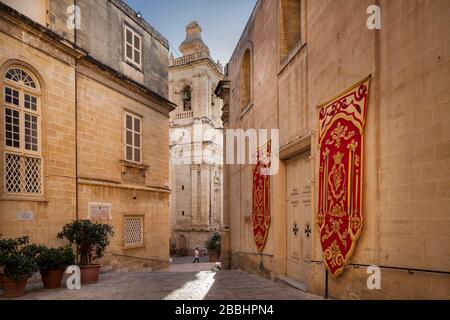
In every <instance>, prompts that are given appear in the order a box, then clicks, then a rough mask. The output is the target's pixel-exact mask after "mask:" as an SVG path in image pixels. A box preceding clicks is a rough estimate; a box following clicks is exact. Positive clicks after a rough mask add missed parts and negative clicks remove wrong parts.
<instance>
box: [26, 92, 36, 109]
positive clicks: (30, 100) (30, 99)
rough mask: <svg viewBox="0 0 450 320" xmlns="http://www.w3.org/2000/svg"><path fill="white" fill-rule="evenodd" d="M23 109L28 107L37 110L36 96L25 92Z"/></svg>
mask: <svg viewBox="0 0 450 320" xmlns="http://www.w3.org/2000/svg"><path fill="white" fill-rule="evenodd" d="M25 109H29V110H32V111H38V110H37V97H35V96H31V95H29V94H25Z"/></svg>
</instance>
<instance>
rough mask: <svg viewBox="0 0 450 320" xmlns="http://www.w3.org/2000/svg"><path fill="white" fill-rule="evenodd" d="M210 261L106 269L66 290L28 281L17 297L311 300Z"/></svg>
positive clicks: (306, 295)
mask: <svg viewBox="0 0 450 320" xmlns="http://www.w3.org/2000/svg"><path fill="white" fill-rule="evenodd" d="M213 265H214V264H211V263H200V264H195V265H194V264H174V265H172V266H171V267H170V268H169V269H167V270H164V271H159V272H150V273H107V274H102V275H101V276H100V282H99V283H98V284H93V285H86V286H83V287H82V289H81V290H68V289H66V288H65V286H62V287H61V288H60V289H55V290H45V289H43V288H42V285H41V284H40V283H36V284H30V285H29V286H28V288H27V294H26V296H24V297H21V298H19V299H25V300H27V299H32V300H91V299H94V300H106V299H113V300H128V299H130V300H131V299H133V300H134V299H138V300H160V299H163V300H178V299H180V300H204V299H205V300H208V299H209V300H211V299H213V300H243V299H250V300H251V299H261V300H311V299H321V297H319V296H315V295H312V294H308V293H304V292H302V291H299V290H296V289H294V288H291V287H289V286H287V285H285V284H282V283H279V282H273V281H270V280H266V279H264V278H262V277H259V276H257V275H253V274H249V273H246V272H242V271H237V270H222V271H217V272H215V271H211V268H212V267H213Z"/></svg>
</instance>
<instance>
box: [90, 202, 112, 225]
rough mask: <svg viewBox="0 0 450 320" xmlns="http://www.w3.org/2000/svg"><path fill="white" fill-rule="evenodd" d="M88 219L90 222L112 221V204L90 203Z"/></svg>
mask: <svg viewBox="0 0 450 320" xmlns="http://www.w3.org/2000/svg"><path fill="white" fill-rule="evenodd" d="M88 219H90V220H101V221H107V220H111V219H112V216H111V203H103V202H89V205H88Z"/></svg>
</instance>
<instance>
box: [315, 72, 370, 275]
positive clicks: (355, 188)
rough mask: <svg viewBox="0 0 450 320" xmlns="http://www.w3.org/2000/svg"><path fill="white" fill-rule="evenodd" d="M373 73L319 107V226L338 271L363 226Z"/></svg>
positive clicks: (331, 269)
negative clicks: (365, 140) (365, 139)
mask: <svg viewBox="0 0 450 320" xmlns="http://www.w3.org/2000/svg"><path fill="white" fill-rule="evenodd" d="M369 83H370V78H367V79H365V80H364V81H362V82H360V83H358V84H357V85H356V86H354V87H352V88H351V89H349V90H347V91H346V92H345V93H344V94H342V95H341V96H339V97H338V98H336V99H334V100H333V101H332V102H330V103H327V104H324V105H322V106H320V107H319V108H320V111H319V146H320V168H319V170H320V171H319V203H318V211H317V226H318V228H319V231H320V243H321V245H322V251H323V256H324V261H325V265H326V266H327V269H328V270H329V272H330V273H331V274H332V275H333V276H338V275H340V274H341V273H342V272H343V270H344V267H345V265H346V264H347V263H348V262H349V260H350V258H351V256H352V254H353V251H354V250H355V246H356V241H357V240H358V238H359V236H360V233H361V229H362V225H363V214H362V181H363V179H362V177H363V168H362V165H363V161H362V160H363V159H362V157H363V130H364V124H365V118H366V112H367V102H368V95H369Z"/></svg>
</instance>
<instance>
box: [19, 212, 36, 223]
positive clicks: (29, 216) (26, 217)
mask: <svg viewBox="0 0 450 320" xmlns="http://www.w3.org/2000/svg"><path fill="white" fill-rule="evenodd" d="M16 218H17V220H18V221H33V220H34V212H32V211H22V212H17V215H16Z"/></svg>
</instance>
